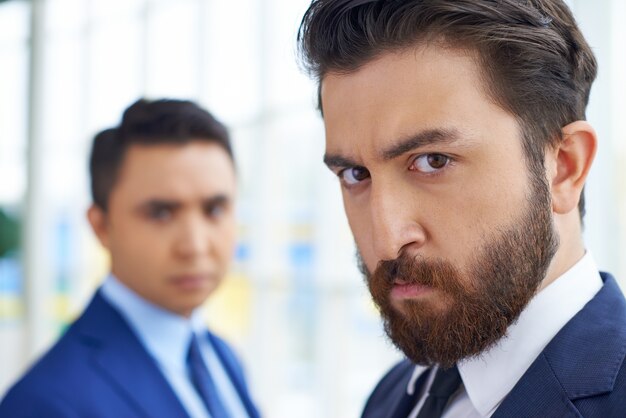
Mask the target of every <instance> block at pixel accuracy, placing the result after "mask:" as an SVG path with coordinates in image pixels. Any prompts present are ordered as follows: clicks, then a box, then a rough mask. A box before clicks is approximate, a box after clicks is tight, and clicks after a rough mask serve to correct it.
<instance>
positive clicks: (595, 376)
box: [362, 273, 626, 418]
mask: <svg viewBox="0 0 626 418" xmlns="http://www.w3.org/2000/svg"><path fill="white" fill-rule="evenodd" d="M602 280H603V281H604V285H603V286H602V288H601V290H600V291H599V292H598V293H597V294H596V296H595V297H594V298H593V299H592V300H591V301H589V303H587V305H585V307H584V308H583V309H582V310H581V311H580V312H578V313H577V314H576V315H575V316H574V318H572V319H571V320H570V321H569V322H568V323H567V324H566V325H565V326H564V327H563V328H562V329H561V330H560V331H559V332H558V333H557V335H556V336H555V337H554V338H553V339H552V341H550V343H549V344H548V345H547V346H546V348H545V349H544V350H543V352H541V354H539V356H538V357H537V358H536V359H535V361H534V362H533V363H532V365H531V366H530V367H529V368H528V370H527V371H526V373H524V375H523V376H522V378H521V379H520V380H519V381H518V382H517V384H516V385H515V387H514V388H513V389H512V390H511V392H509V394H508V395H507V396H506V397H505V398H504V400H503V401H502V403H501V404H500V406H499V407H498V409H497V410H496V412H495V413H494V414H493V415H492V418H565V417H571V418H574V417H577V418H580V417H585V418H624V417H626V366H625V365H624V356H625V355H626V300H625V299H624V295H623V294H622V292H621V290H620V289H619V287H618V285H617V283H616V282H615V279H614V278H613V277H611V276H610V275H609V274H605V273H602ZM414 367H415V365H414V364H412V363H411V362H409V361H408V360H404V361H402V362H400V363H398V364H397V365H396V366H394V367H393V368H392V369H391V370H390V371H389V372H388V373H387V375H385V377H383V379H382V380H381V381H380V382H379V383H378V386H376V388H375V389H374V392H373V393H372V394H371V395H370V398H369V400H368V401H367V404H366V406H365V409H364V411H363V415H362V417H363V418H406V414H403V413H402V412H400V409H401V405H402V404H403V403H405V401H406V398H405V396H406V395H405V393H406V387H407V384H408V382H409V379H410V378H411V375H412V373H413V369H414ZM421 380H424V379H421ZM418 382H419V380H418Z"/></svg>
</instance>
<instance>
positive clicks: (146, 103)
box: [89, 99, 233, 212]
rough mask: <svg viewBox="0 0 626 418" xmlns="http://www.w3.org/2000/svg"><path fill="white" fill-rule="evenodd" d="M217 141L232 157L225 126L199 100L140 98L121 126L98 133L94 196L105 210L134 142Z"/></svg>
mask: <svg viewBox="0 0 626 418" xmlns="http://www.w3.org/2000/svg"><path fill="white" fill-rule="evenodd" d="M191 141H207V142H214V143H216V144H218V145H219V146H221V147H222V148H223V149H224V150H225V151H226V153H227V154H228V156H229V157H230V159H231V160H233V153H232V149H231V145H230V138H229V135H228V131H227V129H226V127H225V126H224V125H223V124H222V123H221V122H219V121H218V120H217V119H215V118H214V117H213V116H212V115H211V114H210V113H209V112H207V111H206V110H204V109H202V108H201V107H200V106H198V105H197V104H196V103H194V102H191V101H187V100H173V99H159V100H153V101H150V100H146V99H139V100H137V101H136V102H135V103H133V104H132V105H131V106H130V107H128V108H127V109H126V110H125V111H124V115H123V116H122V120H121V122H120V124H119V126H116V127H113V128H109V129H105V130H103V131H101V132H99V133H98V134H97V135H96V136H95V138H94V140H93V144H92V148H91V155H90V158H89V172H90V174H91V195H92V198H93V202H94V204H95V205H96V206H98V207H100V208H101V209H102V210H104V211H105V212H106V211H107V209H108V203H109V196H110V195H111V191H112V190H113V187H114V186H115V183H116V181H117V178H118V176H119V171H120V168H121V166H122V162H123V160H124V157H125V155H126V153H127V151H128V149H129V148H130V147H131V146H132V145H133V144H141V145H160V144H180V145H184V144H186V143H189V142H191Z"/></svg>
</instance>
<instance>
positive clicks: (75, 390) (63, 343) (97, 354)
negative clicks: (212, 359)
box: [0, 292, 259, 418]
mask: <svg viewBox="0 0 626 418" xmlns="http://www.w3.org/2000/svg"><path fill="white" fill-rule="evenodd" d="M207 338H209V339H210V340H211V342H212V344H213V346H214V348H215V351H216V352H217V355H218V357H219V358H220V360H221V361H222V364H223V365H224V368H225V369H226V371H227V373H228V375H229V376H230V378H231V381H232V382H233V385H234V386H235V388H236V389H237V392H238V393H239V395H240V398H241V400H242V403H243V405H244V406H245V408H246V410H247V411H248V414H249V416H250V417H253V418H257V417H258V416H259V414H258V412H257V410H256V408H255V406H254V405H253V403H252V400H251V398H250V395H249V393H248V389H247V387H246V383H245V380H244V376H243V372H242V369H241V366H240V364H239V362H238V361H237V359H236V358H235V355H234V354H233V352H232V350H231V349H230V348H229V347H228V345H227V344H226V343H225V342H224V341H223V340H221V339H219V338H218V337H216V336H215V335H213V334H211V333H209V332H207ZM0 417H1V418H44V417H45V418H78V417H89V418H140V417H141V418H159V417H162V418H188V417H189V415H188V414H187V412H186V411H185V409H184V408H183V405H182V404H181V402H180V401H179V400H178V398H177V396H176V394H175V393H174V391H173V389H172V388H171V387H170V385H169V384H168V383H167V380H166V379H165V377H164V375H163V374H162V373H161V371H160V370H159V368H158V366H157V364H156V362H155V361H154V359H153V358H152V357H151V356H150V355H149V354H148V352H147V351H146V350H145V348H144V347H143V345H142V344H141V342H140V341H139V339H138V338H137V336H136V335H135V333H134V332H133V331H132V330H131V328H130V327H129V326H128V324H127V322H126V320H125V319H124V318H123V317H122V316H121V315H120V313H119V312H118V311H117V310H116V309H114V308H113V307H112V306H111V305H110V304H109V303H108V302H107V301H106V300H105V299H104V298H103V297H102V295H101V294H100V292H97V293H96V294H95V296H94V298H93V299H92V301H91V302H90V304H89V306H88V307H87V309H86V310H85V312H84V313H83V315H82V316H81V317H80V318H79V319H78V320H77V321H76V322H75V323H74V324H72V326H71V327H70V328H69V329H68V331H67V332H66V333H65V335H63V337H61V339H60V340H59V341H58V342H57V343H56V344H55V345H54V346H53V347H52V349H51V350H50V351H49V352H48V353H46V354H45V355H44V356H43V358H41V359H40V360H39V361H38V362H37V363H36V364H35V365H34V366H33V367H32V369H31V370H30V371H28V373H26V375H25V376H24V377H23V378H22V379H21V380H20V381H18V382H17V383H16V384H15V386H13V388H11V389H10V390H9V392H8V393H7V395H6V396H5V398H4V399H3V401H2V403H0ZM237 418H238V417H237Z"/></svg>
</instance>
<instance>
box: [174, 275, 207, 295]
mask: <svg viewBox="0 0 626 418" xmlns="http://www.w3.org/2000/svg"><path fill="white" fill-rule="evenodd" d="M212 279H213V275H212V274H209V273H185V274H180V275H176V276H173V277H172V278H171V279H170V283H171V284H172V285H174V286H175V287H176V288H178V289H180V290H185V291H193V290H199V289H202V288H204V287H205V286H206V285H207V284H208V283H210V282H211V280H212Z"/></svg>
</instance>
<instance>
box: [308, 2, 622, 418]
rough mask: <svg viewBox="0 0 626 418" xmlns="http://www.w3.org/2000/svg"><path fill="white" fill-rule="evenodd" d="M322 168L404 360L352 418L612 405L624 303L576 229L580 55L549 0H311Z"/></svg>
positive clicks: (605, 412)
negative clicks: (337, 191)
mask: <svg viewBox="0 0 626 418" xmlns="http://www.w3.org/2000/svg"><path fill="white" fill-rule="evenodd" d="M299 42H300V51H301V54H302V58H303V61H304V64H305V66H306V68H307V69H308V70H309V71H310V73H311V74H312V75H313V77H314V78H315V79H316V80H317V81H318V82H319V96H318V97H319V107H320V110H321V112H322V114H323V117H324V123H325V128H326V153H325V157H324V160H325V163H326V164H327V165H328V167H329V168H330V169H331V170H332V171H333V172H334V173H335V174H336V175H337V176H338V177H339V180H340V183H341V188H342V193H343V200H344V206H345V210H346V213H347V216H348V220H349V223H350V227H351V229H352V232H353V234H354V237H355V240H356V244H357V247H358V251H359V259H360V262H361V267H362V271H363V273H364V275H365V277H366V280H367V284H368V286H369V289H370V292H371V294H372V297H373V299H374V301H375V302H376V304H377V305H378V307H379V308H380V312H381V314H382V317H383V319H384V324H385V329H386V332H387V334H388V336H389V337H390V339H391V340H392V341H393V342H394V343H395V345H396V346H397V347H398V348H400V349H401V350H402V351H403V352H404V354H405V355H406V357H407V360H404V361H402V362H401V363H399V364H398V365H396V366H395V367H394V368H393V369H392V370H391V371H389V373H388V374H387V375H386V376H385V377H383V379H382V380H381V381H380V383H379V384H378V386H377V387H376V388H375V389H374V392H373V393H372V394H371V396H370V398H369V400H368V402H367V405H366V406H365V410H364V412H363V417H372V418H374V417H376V418H379V417H394V418H406V417H411V418H414V417H418V418H427V417H428V418H431V417H442V416H443V417H445V418H453V417H489V416H491V417H524V418H528V417H544V418H545V417H598V418H609V417H614V418H617V417H623V416H626V415H625V414H626V412H625V411H626V370H625V367H624V356H625V353H626V302H625V300H624V296H623V294H622V292H621V291H620V289H619V288H618V286H617V283H616V282H615V279H614V278H613V277H611V276H610V275H609V274H605V273H599V272H598V269H597V267H596V264H595V262H594V259H593V257H592V255H591V254H590V253H589V252H588V251H586V250H585V247H584V244H583V240H582V236H581V230H582V218H583V215H584V199H583V187H584V184H585V180H586V178H587V174H588V172H589V169H590V167H591V164H592V161H593V157H594V155H595V151H596V145H597V139H596V134H595V132H594V130H593V128H592V127H591V126H590V124H589V123H587V122H586V121H585V108H586V106H587V102H588V99H589V92H590V88H591V84H592V82H593V80H594V79H595V76H596V61H595V59H594V56H593V53H592V51H591V49H590V47H589V45H588V44H587V42H586V41H585V39H584V38H583V36H582V34H581V32H580V30H579V29H578V27H577V25H576V22H575V21H574V18H573V16H572V14H571V12H570V10H569V9H568V7H567V6H566V4H565V3H564V2H563V1H561V0H525V1H520V0H406V1H396V0H314V1H313V2H312V4H311V6H310V8H309V9H308V11H307V12H306V14H305V16H304V19H303V21H302V25H301V27H300V32H299Z"/></svg>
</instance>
